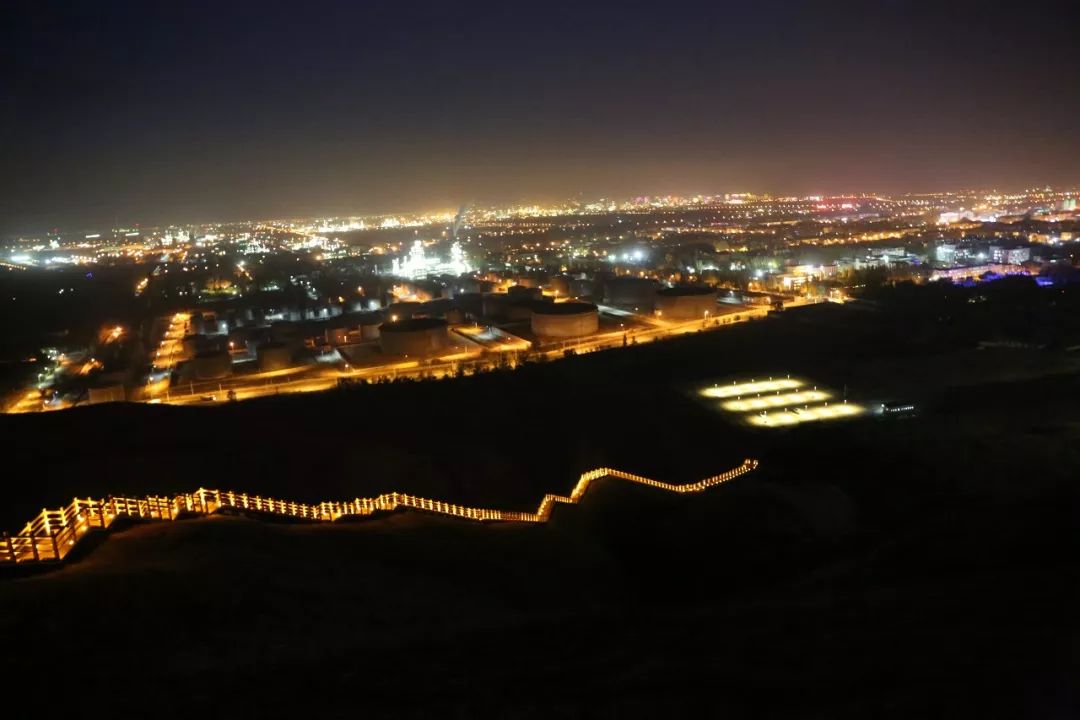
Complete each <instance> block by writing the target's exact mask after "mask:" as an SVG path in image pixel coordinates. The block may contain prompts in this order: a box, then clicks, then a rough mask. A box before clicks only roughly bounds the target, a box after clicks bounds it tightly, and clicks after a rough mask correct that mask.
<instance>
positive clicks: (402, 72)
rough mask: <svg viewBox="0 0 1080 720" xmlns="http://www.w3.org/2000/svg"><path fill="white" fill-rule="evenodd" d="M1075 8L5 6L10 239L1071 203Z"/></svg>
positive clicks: (1076, 97) (0, 124)
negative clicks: (882, 203)
mask: <svg viewBox="0 0 1080 720" xmlns="http://www.w3.org/2000/svg"><path fill="white" fill-rule="evenodd" d="M1074 4H1075V3H1069V2H1058V3H1040V2H1024V3H1015V4H1012V5H1006V4H1002V3H992V2H991V3H987V2H965V3H948V2H926V3H922V2H905V1H903V0H892V1H886V0H867V1H866V2H859V3H827V4H826V3H811V2H803V3H797V2H768V1H764V0H758V1H752V0H751V1H747V2H742V3H737V4H735V3H725V2H713V3H700V4H694V5H689V4H685V5H684V4H680V3H677V2H650V3H647V4H638V3H630V2H625V3H618V4H614V3H612V4H598V3H588V4H587V3H584V2H581V3H566V4H562V3H527V2H502V3H490V4H489V3H454V2H423V1H414V2H408V1H399V2H386V3H377V2H364V1H363V0H356V1H354V2H345V1H342V2H334V3H323V2H318V1H316V0H304V1H293V2H273V1H264V2H227V1H226V0H219V1H217V2H199V1H196V0H190V1H185V2H179V1H177V2H155V1H153V0H139V1H135V2H109V1H108V0H98V1H97V2H94V1H92V0H86V1H84V2H82V1H76V0H62V1H55V2H54V1H50V0H26V1H23V0H4V2H2V3H0V5H2V8H0V40H2V47H0V52H2V56H0V57H2V65H0V67H2V73H3V75H2V83H0V103H2V108H0V112H2V117H0V130H2V138H3V146H2V147H3V165H2V169H3V180H2V187H0V232H23V231H34V230H41V229H44V228H49V227H78V226H90V225H93V224H95V223H103V224H111V223H113V222H119V223H121V224H127V223H136V222H139V223H149V224H154V223H164V222H191V221H200V220H207V221H209V220H218V219H240V218H251V217H271V216H288V215H305V214H318V213H358V212H378V211H395V210H408V209H436V208H447V207H457V206H458V205H461V204H463V203H476V202H479V203H483V202H489V201H516V200H521V199H531V200H546V199H565V198H572V197H575V196H577V195H578V194H579V193H581V194H584V196H585V197H587V198H593V197H598V196H605V195H606V196H611V195H616V196H623V195H640V194H663V193H697V192H709V193H712V192H725V191H726V192H733V191H740V190H748V191H772V192H782V193H786V192H794V193H805V192H839V191H847V190H860V189H867V190H881V191H904V190H919V189H931V190H933V189H948V188H955V187H963V186H979V187H993V186H1010V187H1024V186H1027V185H1031V184H1036V183H1038V184H1043V183H1051V184H1073V183H1077V182H1080V131H1078V128H1080V51H1078V47H1080V45H1078V38H1080V33H1078V31H1077V30H1076V27H1077V25H1076V23H1075V21H1076V20H1077V17H1076V15H1077V14H1078V13H1077V11H1076V10H1075V9H1073V8H1071V5H1074ZM826 5H827V7H826Z"/></svg>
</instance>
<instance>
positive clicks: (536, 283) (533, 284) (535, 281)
mask: <svg viewBox="0 0 1080 720" xmlns="http://www.w3.org/2000/svg"><path fill="white" fill-rule="evenodd" d="M514 282H516V283H517V285H513V286H511V287H522V288H530V289H533V288H536V289H539V288H540V285H541V283H542V280H541V278H540V276H539V275H537V274H533V273H530V274H526V275H518V276H517V277H516V278H514Z"/></svg>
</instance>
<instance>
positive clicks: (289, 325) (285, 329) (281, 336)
mask: <svg viewBox="0 0 1080 720" xmlns="http://www.w3.org/2000/svg"><path fill="white" fill-rule="evenodd" d="M270 339H271V340H273V341H274V342H278V343H287V344H291V343H299V342H300V341H301V340H302V339H303V338H302V337H301V336H300V326H299V325H297V324H296V323H293V322H289V321H288V320H279V321H277V322H275V323H272V324H271V325H270Z"/></svg>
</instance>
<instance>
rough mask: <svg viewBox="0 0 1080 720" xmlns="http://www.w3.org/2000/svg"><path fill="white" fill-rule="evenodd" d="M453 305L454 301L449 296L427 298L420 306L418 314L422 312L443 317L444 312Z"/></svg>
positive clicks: (428, 315) (430, 315)
mask: <svg viewBox="0 0 1080 720" xmlns="http://www.w3.org/2000/svg"><path fill="white" fill-rule="evenodd" d="M454 307H455V306H454V301H453V300H450V299H449V298H439V299H438V300H428V301H427V302H426V303H423V304H422V305H421V306H420V310H419V311H418V314H423V315H425V316H426V317H444V316H445V315H446V313H447V312H449V311H450V310H453V309H454Z"/></svg>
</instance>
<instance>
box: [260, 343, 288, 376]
mask: <svg viewBox="0 0 1080 720" xmlns="http://www.w3.org/2000/svg"><path fill="white" fill-rule="evenodd" d="M255 357H256V358H257V359H258V363H259V371H260V372H269V371H271V370H284V369H285V368H287V367H292V359H293V349H292V347H291V346H290V345H288V344H286V343H277V342H270V343H266V344H265V345H261V346H260V347H259V349H258V350H256V351H255Z"/></svg>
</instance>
